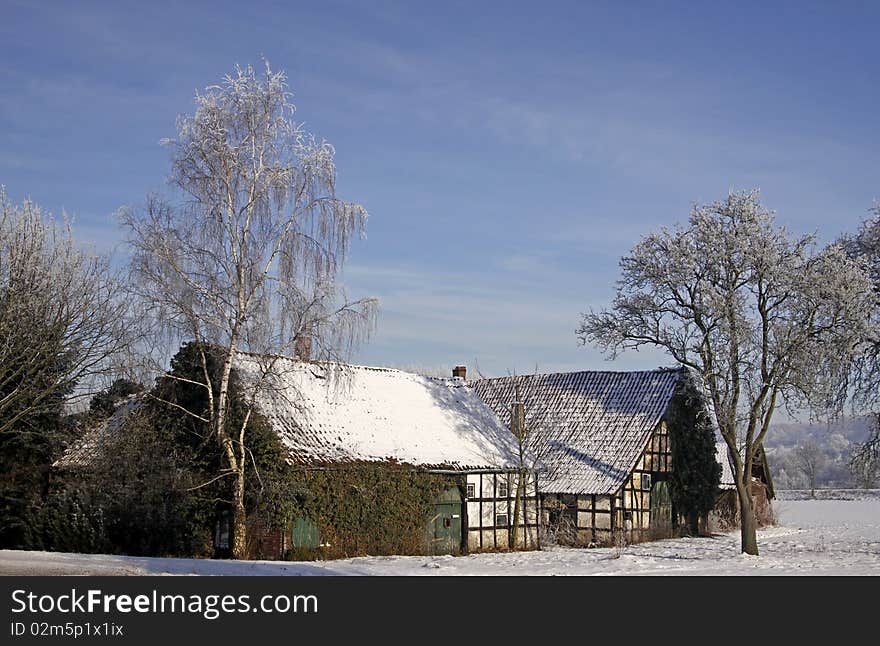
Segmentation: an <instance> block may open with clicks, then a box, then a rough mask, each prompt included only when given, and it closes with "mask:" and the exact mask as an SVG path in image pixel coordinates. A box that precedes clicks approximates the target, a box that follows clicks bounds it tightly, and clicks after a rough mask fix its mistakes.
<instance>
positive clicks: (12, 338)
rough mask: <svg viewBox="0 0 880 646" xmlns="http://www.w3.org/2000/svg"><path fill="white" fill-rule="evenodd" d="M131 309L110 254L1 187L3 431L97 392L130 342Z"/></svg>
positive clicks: (0, 408) (0, 429)
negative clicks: (54, 403) (82, 243)
mask: <svg viewBox="0 0 880 646" xmlns="http://www.w3.org/2000/svg"><path fill="white" fill-rule="evenodd" d="M126 311H127V303H126V300H125V298H124V294H123V290H122V289H121V288H120V285H119V283H118V281H117V280H116V278H115V276H114V274H113V271H112V270H111V268H110V265H109V262H108V261H107V259H106V258H104V257H101V256H99V255H97V254H94V253H91V252H89V251H87V250H84V249H82V248H81V247H79V246H77V244H76V242H75V241H74V239H73V235H72V232H71V228H70V224H69V222H67V221H66V220H65V221H62V222H60V223H59V222H56V221H55V220H54V219H53V218H52V217H51V216H50V215H48V214H45V213H43V212H42V211H41V209H40V207H39V206H37V205H36V204H35V203H33V202H32V201H30V200H25V201H24V202H23V203H22V204H20V205H16V204H13V203H12V202H11V201H10V200H9V198H8V196H7V194H6V191H5V189H3V188H2V187H0V432H6V431H9V430H10V429H12V428H13V427H15V426H16V425H18V424H19V422H21V421H22V420H25V419H27V418H28V417H30V416H33V415H34V414H37V413H39V412H40V411H41V410H43V409H44V408H45V407H46V406H47V405H48V404H49V402H50V401H51V400H55V399H59V398H60V399H64V398H67V399H68V401H70V400H71V399H73V400H78V399H84V398H87V397H88V396H90V395H91V394H93V393H94V392H96V391H97V389H99V388H100V387H101V385H103V384H102V383H101V381H100V380H101V378H102V377H103V376H105V375H106V374H108V373H109V371H110V369H111V367H112V365H113V363H114V361H115V360H116V358H117V357H118V355H119V353H120V352H121V351H122V350H124V348H125V346H126V343H127V334H126V327H125V318H126Z"/></svg>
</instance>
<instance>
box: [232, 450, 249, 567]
mask: <svg viewBox="0 0 880 646" xmlns="http://www.w3.org/2000/svg"><path fill="white" fill-rule="evenodd" d="M247 556H248V555H247V512H246V511H245V508H244V462H243V461H242V463H241V464H240V465H239V470H238V473H237V474H236V476H235V491H233V494H232V558H234V559H242V560H243V559H247Z"/></svg>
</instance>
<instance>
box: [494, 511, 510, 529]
mask: <svg viewBox="0 0 880 646" xmlns="http://www.w3.org/2000/svg"><path fill="white" fill-rule="evenodd" d="M508 525H509V522H508V520H507V514H495V527H507V526H508Z"/></svg>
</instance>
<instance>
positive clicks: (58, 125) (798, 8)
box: [0, 0, 880, 374]
mask: <svg viewBox="0 0 880 646" xmlns="http://www.w3.org/2000/svg"><path fill="white" fill-rule="evenodd" d="M0 16H2V19H0V60H2V61H3V64H2V66H0V184H5V185H6V186H7V190H8V192H9V193H10V195H11V197H12V198H13V199H15V200H20V199H22V198H23V197H25V196H30V197H32V198H33V199H34V200H36V201H37V202H39V203H40V204H42V205H44V206H45V207H46V208H48V209H50V210H51V211H53V212H55V213H59V212H60V211H61V210H62V208H63V209H66V210H67V211H68V213H70V214H72V215H73V216H74V217H75V231H76V233H77V234H78V236H79V237H80V238H81V239H83V240H87V241H91V242H94V243H95V244H96V245H97V246H98V247H99V248H101V249H110V248H112V247H113V246H114V245H117V244H118V243H119V240H120V238H121V232H120V230H119V229H118V228H117V226H116V224H115V221H114V219H113V217H112V214H113V212H114V211H115V210H116V209H117V208H119V207H120V206H121V205H124V204H135V203H138V202H140V201H142V200H143V198H144V196H145V195H146V194H147V193H148V192H150V191H153V190H157V189H162V188H163V183H164V180H165V177H166V175H167V173H168V169H169V166H168V156H167V151H166V150H165V149H163V148H162V147H160V146H159V144H158V142H159V140H160V139H161V138H162V137H167V136H172V135H173V133H174V121H175V117H176V115H177V114H179V113H183V112H191V111H192V105H193V102H192V97H193V94H194V92H195V90H196V89H200V88H203V87H205V86H206V85H210V84H213V83H216V82H217V81H219V80H220V78H221V77H222V76H223V75H224V74H226V73H228V72H230V71H231V70H232V68H233V66H234V64H235V63H241V64H248V63H253V64H257V63H259V60H260V56H261V55H265V56H266V57H267V58H268V59H269V61H270V62H271V63H272V65H273V67H278V68H281V69H284V70H285V71H286V72H287V73H288V76H289V79H290V83H291V88H292V90H293V91H294V94H295V100H296V103H297V107H298V117H299V118H300V120H302V121H304V122H305V123H306V125H307V127H308V128H309V129H310V130H311V131H313V132H315V133H316V134H318V135H320V136H322V137H324V138H326V139H327V140H329V141H330V142H331V143H333V144H334V145H335V146H336V149H337V165H338V170H339V178H338V179H339V181H338V186H339V191H340V194H341V195H342V196H344V197H346V198H348V199H353V200H356V201H359V202H361V203H362V204H364V205H365V206H366V207H367V209H368V211H369V212H370V216H371V217H370V222H369V225H368V230H367V239H366V240H365V241H363V242H360V243H358V244H357V245H356V246H355V249H354V251H353V253H352V255H351V257H350V258H349V262H348V265H347V269H346V272H345V282H346V284H347V286H348V289H349V292H350V294H351V295H355V296H359V295H375V296H378V297H379V298H380V299H381V302H382V312H381V316H380V321H379V328H378V330H377V334H376V335H375V337H374V339H373V340H372V342H371V343H370V344H369V345H368V346H366V347H365V348H364V349H363V350H361V351H360V352H359V353H358V355H357V356H356V357H355V360H357V361H359V362H362V363H368V364H376V365H395V366H400V367H408V368H420V369H433V370H443V371H445V370H447V369H449V368H450V367H451V366H452V365H455V364H457V363H464V364H467V365H468V366H470V367H473V366H474V365H475V363H477V364H479V366H480V368H481V370H482V371H483V372H484V373H485V374H506V373H507V372H509V371H514V370H516V371H518V372H520V373H522V372H525V371H532V370H535V368H536V367H537V369H539V370H541V371H552V370H575V369H586V368H605V369H631V368H640V367H644V368H652V367H655V366H657V365H661V364H667V363H668V360H667V359H666V358H665V357H664V356H663V355H661V354H659V353H650V352H642V353H637V354H627V355H624V356H622V357H620V358H619V359H618V360H616V361H615V362H613V363H607V362H605V360H604V358H603V357H602V355H601V354H599V353H598V352H597V351H595V350H594V349H592V348H583V347H580V346H579V345H578V344H577V342H576V339H575V335H574V329H575V327H576V326H577V323H578V320H579V313H580V312H582V311H584V310H586V309H589V308H590V307H601V306H603V305H605V304H607V303H608V302H609V301H610V299H611V297H612V296H613V293H614V281H615V280H616V278H617V274H618V268H617V263H618V259H619V258H620V256H621V255H623V254H625V253H626V252H627V250H628V249H629V248H631V247H632V245H633V244H634V243H635V242H636V241H637V240H638V238H639V237H640V236H642V235H644V234H646V233H648V232H650V231H652V230H654V229H657V228H659V227H660V226H663V225H671V224H673V223H674V222H677V221H681V220H683V219H685V218H686V217H687V214H688V211H689V209H690V207H691V205H692V204H693V203H694V202H703V201H710V200H714V199H718V198H720V197H722V196H723V195H724V194H725V193H726V192H727V191H728V190H730V189H737V190H738V189H747V188H751V187H759V188H760V189H761V190H762V195H763V199H764V201H765V203H766V204H767V205H768V206H769V207H770V208H773V209H775V210H777V211H778V219H779V221H780V222H781V223H783V224H785V225H786V226H788V227H790V228H791V229H792V230H795V231H798V232H815V233H817V234H818V235H819V236H820V238H822V239H830V238H833V237H835V236H836V235H838V234H839V233H841V232H842V231H845V230H851V229H854V228H855V227H856V226H857V225H858V223H859V222H860V221H861V220H862V219H864V218H865V217H866V216H867V211H868V209H869V208H870V207H871V205H872V204H873V203H875V201H876V200H877V199H878V198H880V172H878V171H880V145H878V144H880V128H878V127H877V125H878V124H877V116H876V115H877V111H878V106H880V84H878V83H877V79H878V78H880V62H878V61H880V53H878V50H877V45H876V40H877V39H876V35H877V31H878V26H880V4H877V3H869V2H864V3H830V2H829V3H819V4H811V3H807V2H796V3H795V2H792V3H765V2H761V3H747V2H737V3H694V2H689V3H681V4H675V3H669V2H664V3H659V2H656V3H655V2H633V3H619V2H609V3H600V2H573V3H568V2H546V3H534V2H531V3H520V4H518V3H512V2H507V3H497V4H496V3H481V2H464V3H457V2H443V3H437V2H431V3H429V2H422V3H417V2H369V3H361V2H351V3H346V2H332V1H323V2H278V3H271V2H250V3H243V2H234V3H233V2H229V3H224V2H210V3H207V2H206V3H199V2H188V3H185V6H178V4H177V3H164V2H158V1H156V2H149V3H147V2H131V3H128V2H114V3H110V2H107V3H88V2H76V3H60V2H58V3H55V2H46V1H44V2H15V1H9V0H0Z"/></svg>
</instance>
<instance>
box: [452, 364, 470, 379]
mask: <svg viewBox="0 0 880 646" xmlns="http://www.w3.org/2000/svg"><path fill="white" fill-rule="evenodd" d="M452 376H453V377H460V378H461V379H466V378H467V366H455V367H454V368H453V369H452Z"/></svg>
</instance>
